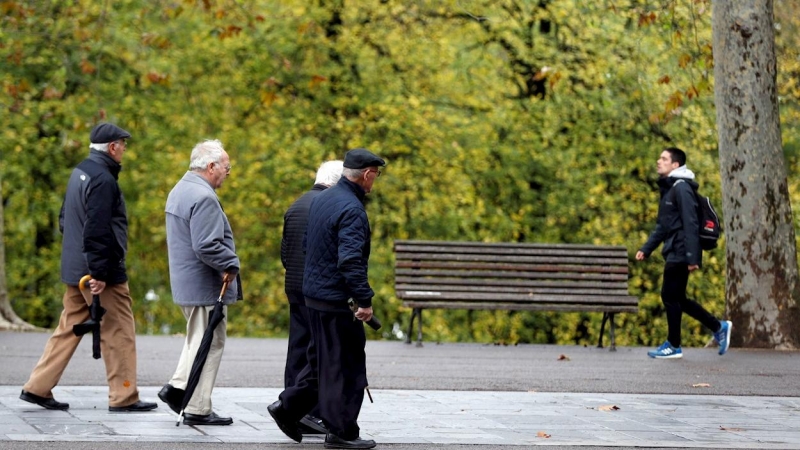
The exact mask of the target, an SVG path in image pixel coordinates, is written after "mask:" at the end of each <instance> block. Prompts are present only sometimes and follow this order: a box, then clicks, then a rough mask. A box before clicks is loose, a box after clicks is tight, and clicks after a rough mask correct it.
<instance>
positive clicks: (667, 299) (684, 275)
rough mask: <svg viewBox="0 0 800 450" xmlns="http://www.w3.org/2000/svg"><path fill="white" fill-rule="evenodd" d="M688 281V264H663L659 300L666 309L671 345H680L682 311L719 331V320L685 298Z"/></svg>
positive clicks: (668, 335) (714, 330) (668, 338)
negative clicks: (662, 281) (662, 279)
mask: <svg viewBox="0 0 800 450" xmlns="http://www.w3.org/2000/svg"><path fill="white" fill-rule="evenodd" d="M688 283H689V265H688V264H686V263H667V264H666V265H665V266H664V283H663V284H662V285H661V301H662V302H664V309H665V310H666V311H667V326H668V327H669V332H668V334H667V340H669V343H670V344H672V346H673V347H676V348H677V347H680V346H681V317H682V315H683V313H686V314H688V315H690V316H691V317H694V318H695V319H696V320H698V321H699V322H700V323H702V324H703V325H705V326H706V327H707V328H708V329H710V330H711V331H713V332H715V333H716V332H717V331H719V328H720V323H719V320H718V319H717V318H716V317H714V316H713V315H711V313H710V312H708V311H706V309H705V308H703V307H702V306H700V304H699V303H697V302H696V301H694V300H692V299H689V298H686V285H687V284H688Z"/></svg>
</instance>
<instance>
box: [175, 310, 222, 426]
mask: <svg viewBox="0 0 800 450" xmlns="http://www.w3.org/2000/svg"><path fill="white" fill-rule="evenodd" d="M181 310H182V311H183V316H184V317H186V340H184V342H183V350H182V351H181V356H180V359H179V360H178V368H177V369H175V374H174V375H172V379H171V380H170V381H169V384H170V385H172V387H175V388H178V389H186V383H187V381H188V380H189V373H190V372H191V370H192V364H193V363H194V358H195V356H196V355H197V350H198V349H199V348H200V342H201V341H202V340H203V334H204V333H205V332H206V328H208V317H209V316H210V315H211V312H212V311H213V310H214V307H213V306H182V307H181ZM222 312H223V314H225V318H224V319H222V322H220V324H219V325H217V327H216V328H215V329H214V337H213V339H212V340H211V347H210V349H209V351H208V359H206V363H205V365H203V371H202V372H201V375H200V380H199V382H198V383H197V387H196V388H195V391H194V394H193V395H192V399H191V400H189V404H188V405H186V410H185V411H184V412H187V413H189V414H197V415H201V416H206V415H208V414H211V392H212V391H213V390H214V383H216V381H217V371H219V364H220V361H222V352H223V350H224V349H225V337H226V336H227V331H226V330H227V327H228V307H227V306H224V307H223V309H222Z"/></svg>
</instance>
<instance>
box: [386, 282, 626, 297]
mask: <svg viewBox="0 0 800 450" xmlns="http://www.w3.org/2000/svg"><path fill="white" fill-rule="evenodd" d="M395 291H396V292H397V296H398V298H408V297H406V296H405V292H406V291H452V292H488V293H494V292H504V293H516V294H572V295H628V289H627V288H619V287H617V288H614V287H611V286H609V287H608V288H596V289H591V288H573V287H563V288H554V287H524V286H522V287H515V286H454V285H447V284H398V285H396V286H395Z"/></svg>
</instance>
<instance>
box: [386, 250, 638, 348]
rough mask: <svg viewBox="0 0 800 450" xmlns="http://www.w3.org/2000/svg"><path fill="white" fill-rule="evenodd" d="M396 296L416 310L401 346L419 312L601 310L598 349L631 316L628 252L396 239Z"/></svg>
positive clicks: (613, 343) (633, 305) (635, 306)
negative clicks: (617, 322)
mask: <svg viewBox="0 0 800 450" xmlns="http://www.w3.org/2000/svg"><path fill="white" fill-rule="evenodd" d="M394 253H395V286H394V287H395V292H396V294H397V297H398V298H399V299H401V300H402V301H403V306H407V307H409V308H413V312H412V314H411V321H410V323H409V326H408V335H407V337H406V343H409V344H410V343H411V333H412V332H413V327H414V319H415V318H416V319H417V320H418V326H419V329H418V333H417V346H418V347H419V346H422V310H423V309H468V310H509V311H511V310H517V311H593V312H602V313H603V321H602V322H601V325H600V339H599V340H598V347H603V331H604V329H605V325H606V321H609V322H610V326H609V335H610V339H611V350H612V351H614V350H616V339H615V336H614V331H615V330H614V314H616V313H620V312H630V313H635V312H636V311H637V309H638V299H637V298H636V297H634V296H632V295H628V252H627V250H626V249H625V247H621V246H596V245H581V244H508V243H483V242H447V241H410V240H397V241H395V243H394Z"/></svg>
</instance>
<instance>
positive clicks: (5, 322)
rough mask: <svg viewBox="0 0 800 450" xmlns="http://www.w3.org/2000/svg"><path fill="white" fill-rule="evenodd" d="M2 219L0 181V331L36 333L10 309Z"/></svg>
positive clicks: (1, 189)
mask: <svg viewBox="0 0 800 450" xmlns="http://www.w3.org/2000/svg"><path fill="white" fill-rule="evenodd" d="M4 220H5V219H4V217H3V183H2V179H0V330H16V331H36V330H41V328H38V327H35V326H33V325H31V324H29V323H28V322H25V321H24V320H22V319H20V318H19V316H17V313H15V312H14V309H13V308H12V307H11V301H10V300H9V298H8V284H7V283H6V244H5V226H4Z"/></svg>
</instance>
